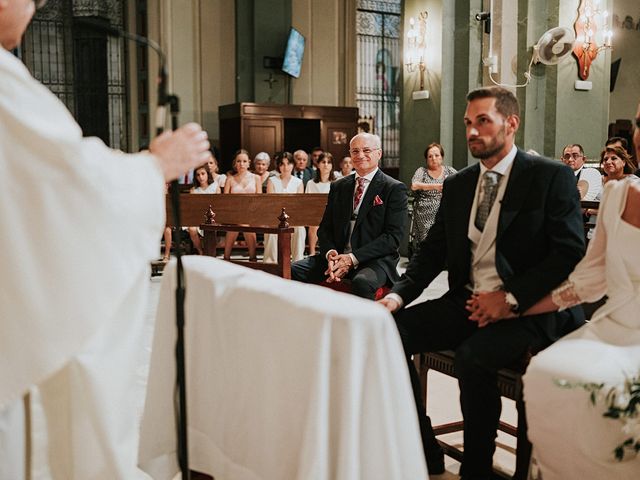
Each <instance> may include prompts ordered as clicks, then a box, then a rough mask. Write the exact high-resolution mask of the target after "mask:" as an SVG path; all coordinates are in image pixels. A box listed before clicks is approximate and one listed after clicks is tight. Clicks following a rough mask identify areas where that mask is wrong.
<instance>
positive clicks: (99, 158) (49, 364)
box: [0, 48, 164, 480]
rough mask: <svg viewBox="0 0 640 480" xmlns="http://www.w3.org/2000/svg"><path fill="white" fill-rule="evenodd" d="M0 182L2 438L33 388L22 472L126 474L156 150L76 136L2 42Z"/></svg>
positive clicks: (156, 210)
mask: <svg viewBox="0 0 640 480" xmlns="http://www.w3.org/2000/svg"><path fill="white" fill-rule="evenodd" d="M0 190H1V191H2V192H3V201H2V202H0V223H2V225H3V227H2V231H1V233H0V244H1V245H2V249H0V265H2V279H1V280H0V282H1V285H0V331H1V332H2V334H1V335H0V352H2V354H1V355H2V362H0V379H1V380H0V417H1V418H0V447H2V446H3V445H5V442H4V441H3V440H6V439H11V440H10V441H12V442H14V443H13V445H14V446H15V445H16V444H19V443H21V440H22V435H24V428H23V425H22V422H21V421H16V420H15V419H16V415H15V412H16V411H18V410H19V408H20V407H19V406H20V403H21V401H22V400H21V397H22V396H23V395H24V394H25V393H27V391H29V390H30V389H31V391H32V397H31V398H32V401H33V405H32V410H33V411H32V413H33V419H32V420H33V422H34V423H33V432H32V434H31V442H32V447H33V452H32V460H33V477H32V478H35V479H50V478H52V479H64V480H75V479H83V480H86V479H105V478H109V479H125V478H126V479H127V480H129V479H135V478H137V477H138V476H139V475H142V473H141V472H138V470H137V469H136V455H135V450H136V447H137V440H138V432H137V428H136V425H137V424H138V421H139V415H140V407H141V405H142V402H143V396H144V371H143V370H144V369H141V368H139V365H142V364H144V363H145V361H144V358H143V357H144V356H145V355H148V353H145V352H144V349H143V348H142V346H143V343H144V342H143V337H144V336H145V335H147V336H148V335H149V332H148V331H146V333H145V329H144V328H143V325H142V322H143V320H144V313H145V306H146V305H145V304H146V289H147V286H148V278H149V277H148V275H149V261H150V260H152V259H154V258H156V256H157V252H158V243H159V239H160V236H161V234H162V230H163V226H164V180H163V176H162V173H161V171H160V169H159V167H158V165H157V162H156V160H155V158H154V157H153V156H152V155H148V154H138V155H125V154H123V153H121V152H116V151H112V150H110V149H109V148H107V147H106V146H105V145H104V144H103V143H102V142H101V141H100V140H98V139H93V138H83V137H82V132H81V130H80V128H79V126H78V125H77V124H76V122H75V121H74V120H73V118H72V116H71V115H70V113H69V112H68V111H67V109H66V108H65V106H64V105H63V104H62V103H61V102H60V101H59V100H58V99H57V98H56V97H55V96H54V95H53V94H52V93H51V92H50V91H49V90H47V89H46V88H45V87H44V86H42V85H41V84H40V83H38V82H37V81H36V80H34V79H33V78H32V77H31V76H30V74H29V72H28V71H27V69H26V68H25V67H24V65H23V64H22V63H21V62H20V61H19V60H18V59H17V58H15V57H14V56H13V55H12V54H11V53H9V52H7V51H6V50H4V49H2V48H0ZM20 417H21V416H20V415H18V416H17V418H20ZM19 456H20V455H18V454H16V453H15V451H12V450H10V449H5V448H2V450H0V478H2V479H3V480H4V478H9V479H11V480H17V479H19V478H21V476H22V475H23V473H24V472H21V471H20V470H21V468H20V464H21V463H22V462H24V459H21V458H18V457H19Z"/></svg>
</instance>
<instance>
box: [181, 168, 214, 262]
mask: <svg viewBox="0 0 640 480" xmlns="http://www.w3.org/2000/svg"><path fill="white" fill-rule="evenodd" d="M189 193H220V187H219V186H218V182H216V181H215V180H214V179H213V175H212V174H211V169H210V167H209V165H208V163H205V164H204V165H200V166H199V167H198V168H196V169H195V170H194V171H193V187H191V190H190V191H189ZM188 230H189V237H191V242H192V243H193V248H195V249H196V251H197V252H198V254H199V255H202V253H203V252H202V242H201V241H200V237H201V236H202V230H200V229H199V228H198V227H189V228H188Z"/></svg>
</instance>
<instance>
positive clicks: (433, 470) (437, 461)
mask: <svg viewBox="0 0 640 480" xmlns="http://www.w3.org/2000/svg"><path fill="white" fill-rule="evenodd" d="M426 459H427V469H428V470H429V475H440V474H441V473H444V453H442V452H440V453H439V454H436V455H427V457H426Z"/></svg>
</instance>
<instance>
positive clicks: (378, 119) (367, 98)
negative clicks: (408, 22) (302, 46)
mask: <svg viewBox="0 0 640 480" xmlns="http://www.w3.org/2000/svg"><path fill="white" fill-rule="evenodd" d="M401 7H402V2H401V0H387V1H382V0H358V2H357V8H358V10H357V12H356V31H357V48H358V51H357V62H358V68H357V79H356V102H357V105H358V108H359V111H360V128H361V129H364V130H367V129H368V130H369V131H370V132H371V133H375V134H377V135H379V136H380V138H381V140H382V150H383V152H384V155H383V159H382V165H383V166H384V167H390V168H397V167H399V164H400V84H399V82H400V66H401V58H400V13H401Z"/></svg>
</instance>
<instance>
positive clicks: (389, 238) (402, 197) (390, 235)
mask: <svg viewBox="0 0 640 480" xmlns="http://www.w3.org/2000/svg"><path fill="white" fill-rule="evenodd" d="M350 153H351V159H352V160H353V166H354V168H355V170H356V174H355V175H348V176H347V177H344V178H341V179H339V180H337V181H335V182H334V183H333V184H332V185H331V190H329V198H328V200H327V207H326V209H325V212H324V216H323V217H322V221H321V223H320V228H319V230H318V239H319V241H320V253H319V254H317V255H314V256H312V257H309V258H305V259H303V260H300V261H298V262H295V263H294V264H292V265H291V278H292V279H294V280H299V281H303V282H310V283H319V282H321V281H323V280H325V279H326V280H328V281H329V282H334V281H335V282H339V281H342V279H343V278H344V279H349V280H350V281H351V292H352V293H354V294H355V295H358V296H360V297H364V298H372V299H373V298H374V296H375V292H376V290H377V289H378V288H379V287H381V286H382V285H385V284H387V283H389V282H390V281H393V280H396V279H397V277H398V276H397V273H396V265H397V263H398V259H399V258H400V256H399V254H398V246H399V245H400V241H401V239H402V236H403V233H404V228H405V224H406V221H407V188H406V186H405V185H404V184H403V183H401V182H399V181H397V180H395V179H393V178H391V177H389V176H388V175H386V174H385V173H383V172H382V170H380V169H379V168H378V164H379V162H380V158H381V157H382V149H381V148H380V137H378V136H377V135H372V134H369V133H359V134H358V135H356V136H355V137H353V138H352V139H351V143H350Z"/></svg>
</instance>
